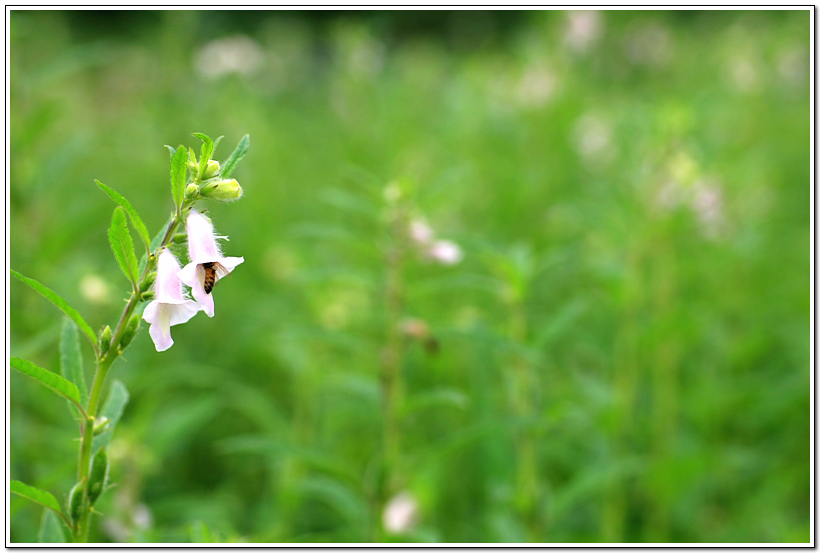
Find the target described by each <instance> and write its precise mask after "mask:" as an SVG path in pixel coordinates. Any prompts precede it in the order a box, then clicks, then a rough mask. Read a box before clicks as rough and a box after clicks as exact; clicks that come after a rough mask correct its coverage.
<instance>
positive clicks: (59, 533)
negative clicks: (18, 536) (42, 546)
mask: <svg viewBox="0 0 820 553" xmlns="http://www.w3.org/2000/svg"><path fill="white" fill-rule="evenodd" d="M37 542H38V543H66V538H65V531H64V530H63V523H62V522H60V519H59V517H57V515H56V514H54V511H51V510H49V509H45V510H44V511H43V517H42V518H41V519H40V530H39V531H38V532H37Z"/></svg>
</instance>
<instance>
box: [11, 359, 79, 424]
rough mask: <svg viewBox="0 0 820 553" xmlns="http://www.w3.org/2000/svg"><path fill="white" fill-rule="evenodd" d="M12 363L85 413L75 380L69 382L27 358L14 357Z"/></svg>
mask: <svg viewBox="0 0 820 553" xmlns="http://www.w3.org/2000/svg"><path fill="white" fill-rule="evenodd" d="M10 363H11V366H12V367H14V368H15V369H17V370H18V371H20V372H21V373H23V374H26V375H28V376H30V377H31V378H33V379H35V380H37V381H38V382H39V383H40V384H42V385H43V386H45V387H46V388H50V389H51V391H53V392H56V393H58V394H60V395H61V396H63V397H64V398H66V399H67V400H69V401H71V402H73V403H74V404H75V405H76V406H77V407H79V408H80V410H81V411H82V412H83V413H85V411H83V408H82V405H81V404H80V392H79V391H77V386H75V385H74V383H73V382H69V381H68V380H66V379H65V378H63V377H62V376H60V375H59V374H57V373H53V372H51V371H49V370H46V369H44V368H42V367H38V366H37V365H35V364H34V363H32V362H31V361H26V360H25V359H20V358H19V357H12V358H11V361H10Z"/></svg>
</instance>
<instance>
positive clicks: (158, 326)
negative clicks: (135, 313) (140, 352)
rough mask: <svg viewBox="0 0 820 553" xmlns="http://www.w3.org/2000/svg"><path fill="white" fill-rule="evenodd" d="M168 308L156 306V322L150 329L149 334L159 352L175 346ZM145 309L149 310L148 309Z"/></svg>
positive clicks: (161, 305) (160, 305)
mask: <svg viewBox="0 0 820 553" xmlns="http://www.w3.org/2000/svg"><path fill="white" fill-rule="evenodd" d="M152 303H155V302H152ZM149 307H150V306H149ZM167 308H168V306H167V305H163V304H161V303H160V304H157V305H156V308H155V309H156V311H155V315H156V318H155V320H156V322H155V323H152V324H151V328H149V329H148V334H149V335H150V336H151V339H152V340H153V341H154V346H155V347H156V348H157V351H165V350H167V349H168V348H170V347H171V346H173V345H174V340H173V339H171V324H170V323H171V318H170V313H169V311H168V309H167ZM145 309H146V310H148V307H146V308H145ZM143 316H144V314H143ZM146 320H147V319H146ZM149 322H150V321H149Z"/></svg>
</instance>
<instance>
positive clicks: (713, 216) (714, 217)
mask: <svg viewBox="0 0 820 553" xmlns="http://www.w3.org/2000/svg"><path fill="white" fill-rule="evenodd" d="M692 209H693V211H694V212H695V214H696V215H697V217H698V221H700V224H701V229H702V231H703V233H704V235H706V236H707V237H710V238H714V237H715V236H717V234H718V233H719V231H720V228H721V226H722V224H723V194H722V192H721V189H720V187H719V186H718V185H717V184H715V183H709V182H705V181H702V180H701V181H698V182H696V183H695V188H694V194H693V197H692Z"/></svg>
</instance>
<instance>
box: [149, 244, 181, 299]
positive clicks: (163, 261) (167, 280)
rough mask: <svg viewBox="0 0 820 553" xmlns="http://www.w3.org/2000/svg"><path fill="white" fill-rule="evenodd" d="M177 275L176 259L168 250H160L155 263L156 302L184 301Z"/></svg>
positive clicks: (177, 265) (177, 263)
mask: <svg viewBox="0 0 820 553" xmlns="http://www.w3.org/2000/svg"><path fill="white" fill-rule="evenodd" d="M177 273H179V262H178V261H177V258H176V257H174V254H172V253H171V251H170V250H169V249H168V248H166V249H164V250H162V253H161V254H160V255H159V260H158V261H157V281H156V285H155V286H154V290H155V291H156V298H157V301H159V302H160V303H179V302H182V301H185V300H184V298H183V297H182V283H181V282H180V281H179V277H178V276H177Z"/></svg>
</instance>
